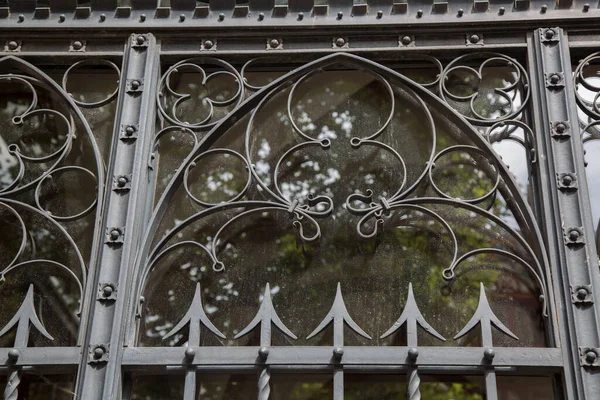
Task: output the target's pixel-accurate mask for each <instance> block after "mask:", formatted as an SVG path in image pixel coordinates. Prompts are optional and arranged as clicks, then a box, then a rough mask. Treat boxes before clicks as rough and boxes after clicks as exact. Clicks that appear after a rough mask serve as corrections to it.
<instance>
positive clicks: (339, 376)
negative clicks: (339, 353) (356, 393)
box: [333, 366, 344, 400]
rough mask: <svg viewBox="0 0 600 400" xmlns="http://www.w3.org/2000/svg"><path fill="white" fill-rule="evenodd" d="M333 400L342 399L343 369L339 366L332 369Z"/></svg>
mask: <svg viewBox="0 0 600 400" xmlns="http://www.w3.org/2000/svg"><path fill="white" fill-rule="evenodd" d="M333 400H344V370H343V368H342V367H339V366H337V367H335V368H334V370H333Z"/></svg>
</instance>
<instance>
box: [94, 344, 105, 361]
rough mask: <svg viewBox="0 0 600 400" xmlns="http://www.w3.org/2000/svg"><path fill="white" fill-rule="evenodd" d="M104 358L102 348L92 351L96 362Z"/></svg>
mask: <svg viewBox="0 0 600 400" xmlns="http://www.w3.org/2000/svg"><path fill="white" fill-rule="evenodd" d="M103 356H104V349H103V348H102V347H96V348H95V349H94V358H95V359H96V360H99V359H101V358H102V357H103Z"/></svg>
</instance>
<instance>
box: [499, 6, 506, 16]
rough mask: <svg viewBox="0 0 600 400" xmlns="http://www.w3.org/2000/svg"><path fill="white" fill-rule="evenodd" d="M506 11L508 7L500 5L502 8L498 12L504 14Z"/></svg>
mask: <svg viewBox="0 0 600 400" xmlns="http://www.w3.org/2000/svg"><path fill="white" fill-rule="evenodd" d="M505 12H506V8H504V7H500V9H499V10H498V14H500V15H504V13H505Z"/></svg>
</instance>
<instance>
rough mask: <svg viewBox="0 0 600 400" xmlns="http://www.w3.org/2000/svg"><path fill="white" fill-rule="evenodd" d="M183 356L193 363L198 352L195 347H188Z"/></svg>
mask: <svg viewBox="0 0 600 400" xmlns="http://www.w3.org/2000/svg"><path fill="white" fill-rule="evenodd" d="M183 355H184V357H185V359H186V360H187V361H188V362H192V361H194V358H195V357H196V350H195V349H194V348H193V347H188V348H187V349H185V352H184V353H183Z"/></svg>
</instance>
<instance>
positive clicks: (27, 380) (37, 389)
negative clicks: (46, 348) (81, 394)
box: [18, 374, 75, 400]
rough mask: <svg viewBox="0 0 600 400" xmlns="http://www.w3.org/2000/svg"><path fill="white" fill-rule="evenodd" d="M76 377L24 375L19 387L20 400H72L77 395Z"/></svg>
mask: <svg viewBox="0 0 600 400" xmlns="http://www.w3.org/2000/svg"><path fill="white" fill-rule="evenodd" d="M74 389H75V381H74V377H73V376H70V375H46V374H26V375H23V379H22V380H21V384H20V385H19V390H18V391H19V399H21V398H23V399H26V400H70V399H73V398H74V396H75V393H74V392H73V390H74Z"/></svg>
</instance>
